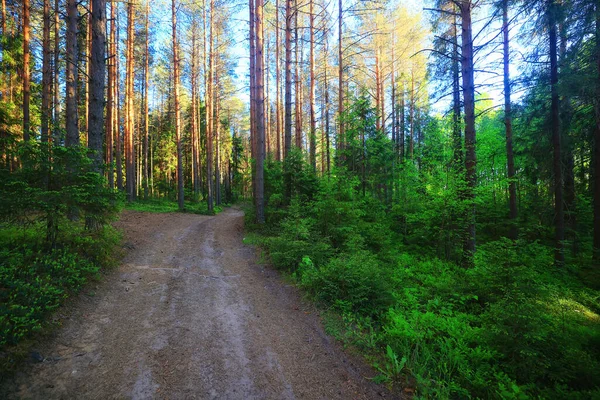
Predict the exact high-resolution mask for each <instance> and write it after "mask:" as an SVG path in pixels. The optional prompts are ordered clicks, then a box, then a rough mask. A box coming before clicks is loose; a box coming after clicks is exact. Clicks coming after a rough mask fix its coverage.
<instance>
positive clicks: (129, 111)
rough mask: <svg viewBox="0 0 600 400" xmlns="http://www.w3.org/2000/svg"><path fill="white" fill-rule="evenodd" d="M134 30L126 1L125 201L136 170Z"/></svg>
mask: <svg viewBox="0 0 600 400" xmlns="http://www.w3.org/2000/svg"><path fill="white" fill-rule="evenodd" d="M134 35H135V30H134V10H133V3H127V43H126V61H127V71H126V72H125V184H126V191H127V201H134V200H135V199H136V187H137V186H136V182H135V181H136V179H135V178H136V171H135V165H136V162H135V145H134V140H133V137H134V107H133V100H134V99H133V97H134V92H133V79H134V73H135V71H134V65H133V61H134V60H133V57H134V53H133V45H134V40H135V37H134Z"/></svg>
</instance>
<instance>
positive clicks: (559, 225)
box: [547, 0, 565, 266]
mask: <svg viewBox="0 0 600 400" xmlns="http://www.w3.org/2000/svg"><path fill="white" fill-rule="evenodd" d="M547 12H548V24H549V26H548V28H549V39H550V84H551V106H550V114H551V115H550V116H551V130H552V148H553V172H554V209H555V216H554V217H555V240H556V243H555V246H556V247H555V253H554V261H555V263H556V265H558V266H561V265H563V264H564V260H565V259H564V249H563V247H564V244H563V241H564V240H565V214H564V208H563V173H562V155H561V138H560V131H561V128H560V114H559V113H560V104H559V98H558V50H557V47H558V46H557V45H558V38H557V36H558V35H557V27H556V12H557V6H556V3H555V1H554V0H549V1H548V10H547Z"/></svg>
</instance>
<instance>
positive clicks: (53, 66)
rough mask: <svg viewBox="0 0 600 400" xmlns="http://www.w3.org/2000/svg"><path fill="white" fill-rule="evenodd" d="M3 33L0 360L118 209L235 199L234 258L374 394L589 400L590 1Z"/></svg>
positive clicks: (595, 283) (43, 17)
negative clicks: (238, 231) (334, 343)
mask: <svg viewBox="0 0 600 400" xmlns="http://www.w3.org/2000/svg"><path fill="white" fill-rule="evenodd" d="M1 18H2V20H1V32H2V36H1V41H0V46H1V47H0V346H1V347H2V348H3V349H6V348H14V347H15V346H18V343H19V342H20V341H21V340H22V339H25V338H27V337H29V336H30V335H31V334H32V333H34V332H36V331H39V330H41V329H42V327H43V325H44V318H45V317H46V316H47V315H49V313H51V312H52V311H53V310H55V309H56V308H57V307H58V306H59V305H60V304H61V303H62V302H63V300H64V299H65V298H67V297H68V296H70V295H71V294H72V293H74V292H75V291H76V290H77V289H79V288H80V287H82V285H84V284H85V283H86V282H87V281H88V280H89V279H90V278H92V277H94V276H97V275H98V271H99V270H100V269H101V268H103V267H106V266H109V265H111V264H114V263H115V260H116V259H117V258H118V252H117V250H116V249H117V247H118V243H119V240H120V239H119V234H118V232H117V231H116V230H115V229H114V228H112V226H111V224H110V222H111V221H112V220H113V219H115V218H117V217H118V213H119V210H120V209H121V208H122V207H123V206H124V207H129V208H136V207H137V208H139V209H151V208H152V207H155V208H158V209H160V208H161V207H163V208H164V207H166V208H168V206H167V205H166V204H168V203H173V204H175V202H176V203H177V209H178V210H179V211H182V212H183V211H186V212H196V213H204V214H209V215H212V214H214V213H216V212H219V210H220V209H221V207H222V206H225V205H230V204H233V203H235V202H243V203H244V204H246V206H245V207H246V229H247V230H249V233H248V240H249V241H250V242H252V243H253V244H257V245H258V246H259V247H260V248H262V249H263V250H264V251H265V254H266V259H267V260H268V263H270V264H272V265H273V266H274V267H276V268H278V269H281V270H283V271H285V272H286V273H288V274H289V275H290V276H291V278H292V279H293V280H294V282H295V283H296V284H297V285H298V286H299V287H300V288H302V289H303V290H304V292H305V293H306V294H307V296H308V297H309V298H311V299H312V300H314V301H315V302H316V303H317V304H318V305H319V306H320V307H322V308H323V309H324V310H326V315H327V317H326V321H325V323H326V326H327V327H328V328H327V329H328V331H329V333H330V334H332V335H334V336H336V337H337V338H338V339H340V340H341V341H343V342H344V343H345V344H346V345H348V346H351V347H353V348H355V349H357V350H358V351H359V352H360V353H361V354H363V355H364V356H365V357H366V358H367V360H369V361H370V362H371V363H372V365H374V366H375V368H376V369H377V370H378V371H379V372H380V375H378V376H377V377H376V380H377V381H379V382H382V383H386V384H388V385H390V386H393V387H396V388H400V389H399V390H402V388H407V389H410V390H409V391H407V392H406V393H413V395H414V396H416V397H419V398H472V397H473V398H506V399H512V398H514V399H525V398H555V399H567V398H568V399H578V398H581V399H588V398H596V397H598V396H600V386H599V385H600V302H599V294H600V292H599V290H600V3H599V2H598V1H597V0H535V1H519V0H510V1H509V0H430V1H424V2H418V1H408V0H404V1H402V0H397V1H382V0H370V1H352V0H344V1H342V0H338V1H337V2H330V1H326V0H306V1H303V2H300V1H298V0H274V1H270V2H265V1H262V0H249V2H248V4H245V3H244V4H242V3H236V2H232V1H228V0H192V1H185V2H184V1H181V0H172V1H166V0H163V1H159V2H153V3H152V4H151V2H150V1H149V0H139V1H137V2H127V1H106V0H89V1H88V0H83V1H76V0H54V1H53V2H51V1H50V0H34V1H31V0H19V1H15V0H2V16H1ZM12 362H13V360H12V358H10V357H8V358H7V359H6V361H3V362H2V367H3V368H10V366H11V365H12V364H11V363H12Z"/></svg>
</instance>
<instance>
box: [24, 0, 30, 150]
mask: <svg viewBox="0 0 600 400" xmlns="http://www.w3.org/2000/svg"><path fill="white" fill-rule="evenodd" d="M30 12H31V5H30V3H29V0H23V140H24V141H26V142H27V141H28V140H29V132H30V130H31V120H30V112H29V103H30V96H31V92H30V86H31V84H30V79H31V74H30V72H29V64H30V62H31V61H30V52H29V41H30V29H31V27H30V26H29V16H30Z"/></svg>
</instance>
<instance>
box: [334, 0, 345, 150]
mask: <svg viewBox="0 0 600 400" xmlns="http://www.w3.org/2000/svg"><path fill="white" fill-rule="evenodd" d="M343 10H344V9H343V8H342V0H338V90H339V92H338V124H339V128H338V139H337V141H336V147H337V150H338V151H340V150H343V149H344V123H343V121H342V115H343V114H344V67H343V48H342V37H343V31H342V15H343Z"/></svg>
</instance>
